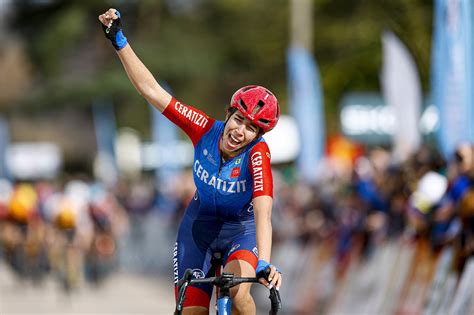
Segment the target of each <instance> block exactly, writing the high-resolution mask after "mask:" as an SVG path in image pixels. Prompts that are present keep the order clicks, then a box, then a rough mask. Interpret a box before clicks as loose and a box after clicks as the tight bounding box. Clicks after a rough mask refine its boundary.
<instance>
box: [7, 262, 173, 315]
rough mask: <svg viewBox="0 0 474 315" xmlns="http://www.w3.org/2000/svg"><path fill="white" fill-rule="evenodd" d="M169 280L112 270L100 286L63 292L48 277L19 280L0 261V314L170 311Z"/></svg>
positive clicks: (153, 312) (85, 286)
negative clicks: (38, 279)
mask: <svg viewBox="0 0 474 315" xmlns="http://www.w3.org/2000/svg"><path fill="white" fill-rule="evenodd" d="M173 294H174V293H173V289H172V283H171V280H170V279H167V278H165V277H163V278H160V277H159V276H145V275H139V274H131V273H124V272H115V273H114V274H113V275H111V276H110V277H109V278H108V279H107V280H106V281H105V282H104V283H102V284H101V285H100V286H92V285H90V284H87V283H82V284H81V285H80V286H79V288H77V289H75V290H74V291H72V292H71V293H69V294H68V293H66V292H65V291H64V290H63V289H61V287H60V286H59V284H58V282H57V281H55V279H53V278H52V277H48V278H47V279H45V280H44V281H43V282H42V283H41V284H39V285H34V284H32V283H31V282H30V281H21V280H20V279H18V278H17V277H16V276H15V275H14V274H13V273H12V272H11V271H10V270H9V269H8V268H7V266H5V264H3V262H2V261H0V314H1V315H10V314H172V313H173V310H174V296H173Z"/></svg>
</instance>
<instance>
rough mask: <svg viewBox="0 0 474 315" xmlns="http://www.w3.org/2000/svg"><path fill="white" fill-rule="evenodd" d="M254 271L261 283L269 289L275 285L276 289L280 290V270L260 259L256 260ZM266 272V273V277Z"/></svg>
mask: <svg viewBox="0 0 474 315" xmlns="http://www.w3.org/2000/svg"><path fill="white" fill-rule="evenodd" d="M255 272H256V273H257V278H260V280H259V281H260V283H261V284H263V285H264V286H266V287H267V288H269V289H271V288H272V287H275V288H276V289H277V290H280V287H281V284H282V277H281V272H280V270H278V268H277V267H275V266H274V265H272V264H270V263H268V262H266V261H265V260H263V259H261V260H259V261H258V264H257V269H256V270H255ZM266 273H268V276H267V277H266Z"/></svg>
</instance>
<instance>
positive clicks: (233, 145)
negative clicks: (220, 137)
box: [227, 134, 242, 150]
mask: <svg viewBox="0 0 474 315" xmlns="http://www.w3.org/2000/svg"><path fill="white" fill-rule="evenodd" d="M227 143H228V147H229V149H231V150H235V149H236V148H237V147H238V146H239V145H240V144H241V143H242V141H239V140H238V139H236V138H235V137H234V136H232V134H229V136H228V137H227Z"/></svg>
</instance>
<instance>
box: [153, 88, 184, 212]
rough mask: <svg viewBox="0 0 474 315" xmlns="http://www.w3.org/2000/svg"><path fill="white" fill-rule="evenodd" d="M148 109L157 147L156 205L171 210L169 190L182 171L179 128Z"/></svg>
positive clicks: (173, 205)
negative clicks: (157, 196)
mask: <svg viewBox="0 0 474 315" xmlns="http://www.w3.org/2000/svg"><path fill="white" fill-rule="evenodd" d="M160 85H161V86H162V87H163V88H164V89H165V90H167V91H168V93H170V94H171V91H170V88H169V86H168V85H167V84H166V83H164V82H160ZM150 110H151V114H152V116H151V117H152V142H153V143H154V144H155V145H156V146H157V147H158V152H157V153H158V156H157V159H159V162H158V163H157V165H158V166H157V169H156V171H155V185H156V187H157V189H158V192H159V193H160V198H159V199H158V207H159V208H160V210H161V211H165V212H173V211H174V210H175V208H176V202H175V200H171V199H170V198H169V197H168V196H169V195H171V194H170V190H171V191H174V190H175V187H174V184H175V183H176V180H177V178H178V175H179V173H180V172H181V171H182V166H181V165H180V164H179V163H177V160H178V158H177V157H178V154H179V152H178V143H179V132H178V131H179V130H178V127H177V126H176V125H175V124H173V123H172V122H171V121H169V120H168V119H167V118H166V117H165V116H163V114H162V113H161V112H160V111H159V110H157V109H156V108H154V107H153V106H152V105H150ZM173 183H174V184H173Z"/></svg>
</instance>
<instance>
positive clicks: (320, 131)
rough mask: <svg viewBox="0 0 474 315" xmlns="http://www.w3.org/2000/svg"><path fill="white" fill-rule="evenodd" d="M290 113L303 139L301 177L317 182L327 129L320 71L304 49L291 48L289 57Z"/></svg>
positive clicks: (300, 161) (298, 164) (300, 165)
mask: <svg viewBox="0 0 474 315" xmlns="http://www.w3.org/2000/svg"><path fill="white" fill-rule="evenodd" d="M287 63H288V76H289V80H288V81H289V95H290V104H289V105H290V113H291V115H292V116H293V117H294V118H295V120H296V122H297V124H298V128H299V133H300V139H301V151H300V154H299V157H298V160H297V168H298V173H299V175H300V176H301V177H302V178H303V179H304V180H306V181H308V182H310V183H314V182H316V180H317V178H316V173H317V168H318V163H319V162H320V160H321V158H322V157H323V154H324V148H325V125H324V108H323V96H322V92H321V83H320V78H319V70H318V66H317V64H316V61H315V60H314V58H313V56H312V55H311V54H310V53H309V52H308V51H307V50H306V49H304V48H302V47H296V46H292V47H290V48H289V49H288V56H287Z"/></svg>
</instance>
